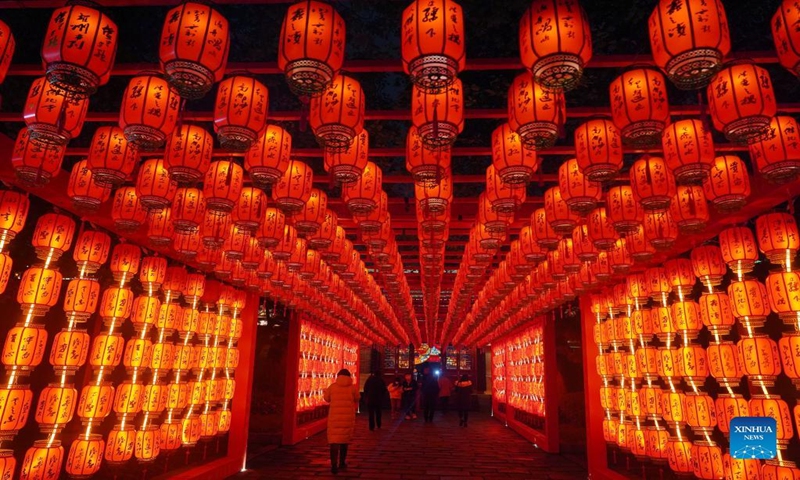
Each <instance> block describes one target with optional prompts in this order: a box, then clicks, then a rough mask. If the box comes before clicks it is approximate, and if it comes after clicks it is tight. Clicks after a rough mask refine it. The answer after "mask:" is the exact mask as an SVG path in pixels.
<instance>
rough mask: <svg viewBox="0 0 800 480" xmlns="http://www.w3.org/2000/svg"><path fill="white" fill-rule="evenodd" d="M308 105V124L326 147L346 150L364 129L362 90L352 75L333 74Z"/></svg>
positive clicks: (321, 144) (320, 142)
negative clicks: (318, 94)
mask: <svg viewBox="0 0 800 480" xmlns="http://www.w3.org/2000/svg"><path fill="white" fill-rule="evenodd" d="M310 108H311V114H310V117H309V124H310V125H311V128H312V129H313V131H314V135H315V136H316V137H317V141H318V142H319V144H320V146H321V147H322V148H324V149H325V150H331V151H339V152H341V151H343V150H345V149H347V147H349V146H350V145H351V144H352V143H353V140H354V139H355V138H356V137H357V136H358V134H360V133H361V131H362V130H363V129H364V92H363V90H362V89H361V84H360V83H358V80H356V79H354V78H352V77H348V76H346V75H342V74H338V75H336V77H334V79H333V82H332V83H331V84H330V85H328V86H327V88H326V89H325V91H324V92H323V93H322V94H321V95H320V96H318V97H313V98H312V99H311V107H310Z"/></svg>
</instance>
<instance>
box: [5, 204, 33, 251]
mask: <svg viewBox="0 0 800 480" xmlns="http://www.w3.org/2000/svg"><path fill="white" fill-rule="evenodd" d="M29 209H30V202H29V201H28V196H27V195H26V194H22V193H18V192H14V191H11V190H0V245H2V246H5V244H6V243H8V242H10V241H11V240H13V239H14V237H16V236H17V234H18V233H19V232H21V231H22V229H23V228H24V227H25V220H27V218H28V210H29ZM1 250H2V248H0V251H1Z"/></svg>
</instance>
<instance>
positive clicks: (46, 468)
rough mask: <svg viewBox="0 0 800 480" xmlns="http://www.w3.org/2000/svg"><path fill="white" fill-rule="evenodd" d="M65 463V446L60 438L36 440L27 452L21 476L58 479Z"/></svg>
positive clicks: (25, 477)
mask: <svg viewBox="0 0 800 480" xmlns="http://www.w3.org/2000/svg"><path fill="white" fill-rule="evenodd" d="M63 463H64V447H62V446H61V441H60V440H52V441H51V440H36V441H35V442H33V446H32V447H30V448H29V449H28V450H27V451H26V452H25V458H24V459H23V460H22V469H21V470H20V478H24V479H36V480H57V479H59V478H60V477H61V467H62V466H63Z"/></svg>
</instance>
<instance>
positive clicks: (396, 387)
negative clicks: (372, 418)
mask: <svg viewBox="0 0 800 480" xmlns="http://www.w3.org/2000/svg"><path fill="white" fill-rule="evenodd" d="M402 397H403V377H401V376H400V375H398V376H396V377H395V378H394V381H393V382H392V383H390V384H389V401H390V402H391V404H392V418H396V417H397V415H399V414H400V400H401V399H402Z"/></svg>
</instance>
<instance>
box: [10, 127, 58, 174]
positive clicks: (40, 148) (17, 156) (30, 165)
mask: <svg viewBox="0 0 800 480" xmlns="http://www.w3.org/2000/svg"><path fill="white" fill-rule="evenodd" d="M65 151H66V148H65V147H64V146H61V145H49V144H41V143H38V142H36V141H35V140H34V139H33V137H32V136H31V131H30V129H28V128H23V129H21V130H20V131H19V133H18V134H17V140H16V143H15V144H14V150H13V152H12V153H11V165H12V166H13V167H14V173H15V174H16V176H17V178H18V179H19V180H20V181H21V182H22V183H24V184H26V185H31V186H38V187H41V186H43V185H46V184H48V183H49V182H50V180H52V179H53V178H55V177H56V176H57V175H58V174H59V172H61V162H62V161H63V160H64V152H65Z"/></svg>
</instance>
